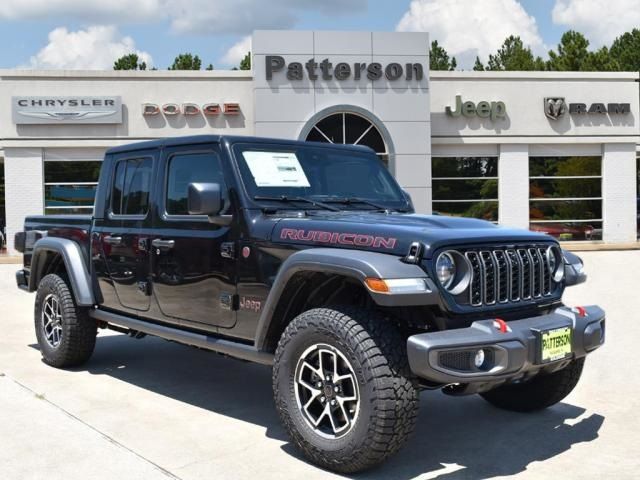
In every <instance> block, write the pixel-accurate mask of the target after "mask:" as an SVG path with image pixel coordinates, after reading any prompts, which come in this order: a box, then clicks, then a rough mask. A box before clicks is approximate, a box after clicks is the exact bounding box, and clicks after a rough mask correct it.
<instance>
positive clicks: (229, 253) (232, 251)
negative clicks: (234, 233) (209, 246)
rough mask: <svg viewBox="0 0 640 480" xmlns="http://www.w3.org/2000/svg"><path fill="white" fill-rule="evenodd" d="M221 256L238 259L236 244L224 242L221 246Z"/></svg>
mask: <svg viewBox="0 0 640 480" xmlns="http://www.w3.org/2000/svg"><path fill="white" fill-rule="evenodd" d="M220 255H221V256H222V258H232V259H233V258H236V245H235V243H234V242H223V243H222V245H220Z"/></svg>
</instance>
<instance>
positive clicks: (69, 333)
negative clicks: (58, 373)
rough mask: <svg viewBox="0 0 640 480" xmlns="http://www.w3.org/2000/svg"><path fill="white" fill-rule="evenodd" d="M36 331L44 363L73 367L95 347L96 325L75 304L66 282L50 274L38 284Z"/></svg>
mask: <svg viewBox="0 0 640 480" xmlns="http://www.w3.org/2000/svg"><path fill="white" fill-rule="evenodd" d="M34 317H35V318H34V321H35V329H36V337H37V339H38V344H39V345H40V352H41V353H42V358H43V359H44V361H45V363H47V364H48V365H51V366H53V367H58V368H64V367H73V366H77V365H81V364H83V363H85V362H86V361H87V360H88V359H89V357H91V354H92V353H93V349H94V348H95V344H96V334H97V325H96V322H95V320H93V319H91V318H90V317H89V315H88V310H87V309H86V308H80V307H78V306H77V305H76V302H75V299H74V297H73V294H72V293H71V290H70V289H69V286H68V285H67V283H66V281H65V279H63V278H62V277H60V276H59V275H55V274H51V275H47V276H46V277H44V278H43V279H42V280H41V281H40V284H39V285H38V293H37V294H36V304H35V315H34Z"/></svg>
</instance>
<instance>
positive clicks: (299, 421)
mask: <svg viewBox="0 0 640 480" xmlns="http://www.w3.org/2000/svg"><path fill="white" fill-rule="evenodd" d="M317 343H323V344H326V345H329V346H331V347H334V348H335V349H337V350H339V351H340V352H341V353H342V354H343V355H344V356H345V357H346V358H347V359H348V360H349V362H350V363H351V365H352V366H353V368H354V374H355V377H356V379H357V382H358V389H359V392H360V402H359V410H358V416H357V417H356V420H355V422H354V423H353V426H352V428H351V430H349V431H348V433H346V434H345V435H344V436H342V437H339V438H335V439H326V438H323V437H322V436H320V435H318V434H317V433H316V432H315V431H314V430H313V429H312V428H311V426H310V425H309V424H308V423H307V422H306V421H305V420H304V418H303V414H302V412H301V410H300V409H299V408H298V404H297V403H296V397H295V386H294V382H295V379H294V376H295V368H296V365H297V361H298V359H299V357H300V355H301V354H302V352H304V351H305V349H307V348H309V347H310V346H312V345H314V344H317ZM416 387H417V385H416V382H415V379H414V377H413V376H412V374H411V372H410V370H409V366H408V362H407V347H406V339H405V338H403V336H402V335H401V334H400V331H399V329H398V328H397V326H396V324H395V323H394V322H393V319H391V318H389V317H388V316H386V315H384V314H382V313H381V312H378V311H375V310H365V309H357V308H352V307H335V308H316V309H313V310H308V311H306V312H304V313H302V314H300V315H298V316H297V317H296V318H295V319H294V320H293V321H292V322H291V323H290V324H289V325H288V326H287V328H286V330H285V331H284V333H283V334H282V336H281V338H280V342H279V344H278V347H277V350H276V353H275V361H274V367H273V393H274V399H275V403H276V408H277V410H278V413H279V415H280V418H281V420H282V423H283V424H284V427H285V428H286V430H287V432H288V433H289V435H290V437H291V438H292V440H293V443H294V444H295V445H296V446H297V447H298V448H299V449H300V450H301V451H302V452H303V454H304V455H305V456H306V457H307V458H308V459H309V460H310V461H311V462H313V463H315V464H316V465H318V466H320V467H322V468H326V469H329V470H333V471H335V472H340V473H354V472H359V471H363V470H366V469H368V468H371V467H373V466H375V465H377V464H379V463H381V462H383V461H384V460H385V459H387V458H388V457H389V456H391V455H392V454H394V453H395V452H397V451H398V450H399V449H400V448H401V447H402V445H403V444H404V443H405V442H406V440H407V438H408V437H409V435H410V434H411V433H412V431H413V429H414V426H415V422H416V418H417V414H418V389H417V388H416Z"/></svg>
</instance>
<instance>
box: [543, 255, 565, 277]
mask: <svg viewBox="0 0 640 480" xmlns="http://www.w3.org/2000/svg"><path fill="white" fill-rule="evenodd" d="M547 265H549V271H550V272H551V278H553V281H554V282H556V283H558V282H561V281H562V279H563V278H564V261H563V259H562V252H561V251H560V249H559V248H558V247H549V248H548V249H547Z"/></svg>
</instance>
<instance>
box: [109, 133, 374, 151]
mask: <svg viewBox="0 0 640 480" xmlns="http://www.w3.org/2000/svg"><path fill="white" fill-rule="evenodd" d="M202 143H220V144H228V145H233V144H235V143H260V144H274V145H276V144H278V145H282V144H285V145H298V146H300V145H309V144H313V145H314V146H317V147H334V148H343V149H346V150H355V151H360V152H362V151H366V152H373V150H372V149H371V148H369V147H367V146H364V145H343V144H331V143H324V142H304V141H301V140H290V139H283V138H263V137H253V136H241V135H189V136H184V137H168V138H161V139H158V140H147V141H144V142H135V143H129V144H126V145H120V146H117V147H112V148H109V149H108V150H107V152H106V153H107V154H112V153H126V152H134V151H138V150H151V149H162V148H165V147H178V146H182V145H198V144H202Z"/></svg>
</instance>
